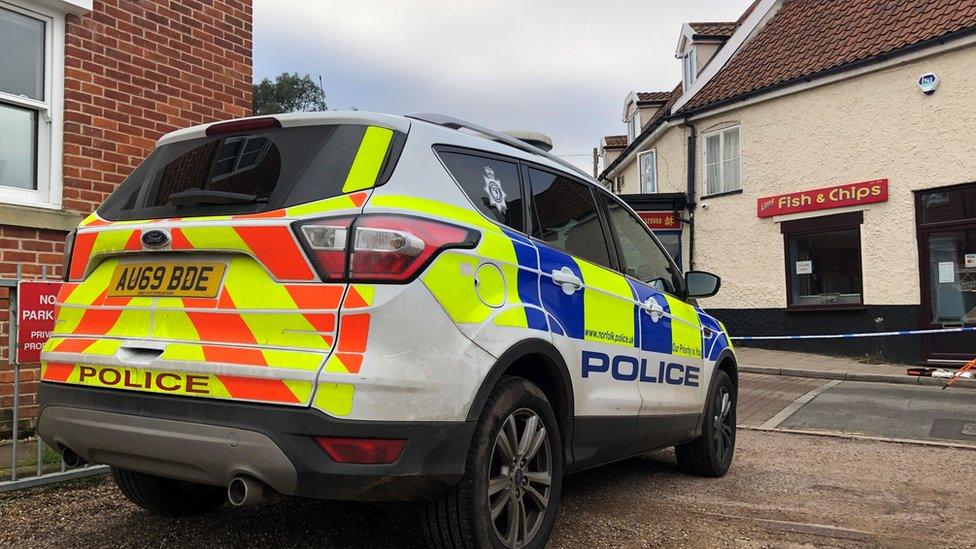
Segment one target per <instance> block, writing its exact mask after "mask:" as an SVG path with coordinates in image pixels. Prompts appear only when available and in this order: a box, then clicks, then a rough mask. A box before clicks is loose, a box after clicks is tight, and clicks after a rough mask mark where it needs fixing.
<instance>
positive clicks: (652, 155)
mask: <svg viewBox="0 0 976 549" xmlns="http://www.w3.org/2000/svg"><path fill="white" fill-rule="evenodd" d="M637 158H639V159H640V160H639V162H638V164H639V165H640V192H642V193H656V192H657V152H656V151H647V152H643V153H640V154H639V155H637Z"/></svg>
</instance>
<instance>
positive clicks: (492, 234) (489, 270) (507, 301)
mask: <svg viewBox="0 0 976 549" xmlns="http://www.w3.org/2000/svg"><path fill="white" fill-rule="evenodd" d="M370 204H371V205H373V206H381V207H388V208H409V209H413V210H415V211H416V210H420V211H423V212H425V213H429V214H433V215H435V216H437V217H441V218H443V219H446V220H453V221H457V222H461V223H464V224H467V225H474V226H475V227H477V228H478V229H481V231H482V238H481V241H480V242H479V244H478V247H477V248H476V249H475V250H473V253H471V252H468V251H462V250H448V251H446V252H444V253H442V254H441V255H440V256H438V258H437V259H436V260H435V261H434V263H433V264H432V265H431V266H430V267H428V268H427V270H426V271H425V273H424V274H423V275H422V277H421V280H422V281H423V283H424V284H425V285H426V286H427V288H428V289H429V290H430V292H431V293H432V294H433V295H434V297H435V298H436V299H437V301H438V302H439V303H440V304H441V305H442V306H443V307H444V310H445V311H446V312H447V314H448V315H449V316H450V317H451V319H452V320H454V321H455V322H457V323H460V324H480V323H483V322H487V321H490V322H493V323H494V324H495V325H498V326H506V327H513V328H528V329H531V330H538V331H541V332H546V331H551V332H552V333H553V334H556V335H566V336H568V337H571V338H574V339H580V340H584V341H592V342H597V343H605V344H611V345H621V346H633V347H639V348H641V349H642V350H645V351H650V352H659V353H666V354H675V355H678V356H687V357H690V358H702V357H703V356H704V355H703V353H705V352H708V353H709V356H711V354H713V353H715V354H716V356H717V353H719V352H721V349H722V348H725V346H727V345H728V343H727V342H728V340H727V338H726V339H725V340H724V341H725V343H724V344H723V345H714V344H713V341H715V340H714V338H716V337H718V334H720V333H721V328H720V327H719V325H718V323H717V322H716V321H715V320H714V319H712V318H711V317H709V316H708V315H706V314H704V313H703V312H701V311H700V310H698V309H696V308H695V307H693V306H692V305H689V304H687V303H685V302H683V301H681V300H679V299H676V298H673V297H671V296H668V295H665V294H663V293H661V292H659V291H657V290H655V289H653V288H651V287H649V286H646V285H643V284H640V283H637V282H634V281H632V280H630V279H628V278H627V277H625V276H623V275H621V274H620V273H617V272H614V271H611V270H609V269H606V268H603V267H600V266H597V265H594V264H590V263H587V262H586V261H582V260H576V259H575V258H573V257H572V256H570V255H569V254H567V253H565V252H562V251H560V250H557V249H555V248H552V247H550V246H546V245H543V244H538V243H536V242H533V241H532V240H530V239H529V238H527V237H526V236H524V235H522V234H519V233H517V232H515V231H512V230H509V229H506V228H503V227H499V226H498V225H495V224H493V223H491V222H489V221H488V220H486V219H484V218H483V217H482V216H481V215H480V214H478V213H477V212H472V211H470V210H467V209H464V208H459V207H457V206H453V205H450V204H444V203H441V202H437V201H433V200H427V199H421V198H415V197H395V196H388V197H381V196H376V197H373V199H372V200H371V202H370ZM482 258H484V259H488V260H489V261H490V262H491V266H490V267H486V265H485V264H484V263H483V260H482ZM563 268H565V269H568V270H569V272H571V273H573V274H574V275H575V276H577V277H578V278H579V279H580V280H582V281H583V283H584V285H585V290H584V291H581V292H576V293H574V294H572V295H566V294H564V293H563V291H562V289H561V288H560V287H559V286H558V285H557V284H554V283H552V281H551V279H550V278H549V277H548V276H547V275H543V274H542V273H548V272H551V271H553V270H560V269H563ZM459 274H460V275H461V276H470V277H476V279H477V284H459V283H458V280H457V276H458V275H459ZM624 296H629V299H628V298H627V297H624ZM647 299H654V300H656V301H657V302H658V303H659V304H660V305H661V308H662V309H663V310H664V311H665V312H666V313H668V314H667V315H664V316H662V317H661V318H660V319H659V320H658V322H653V321H652V320H651V318H650V315H648V314H646V313H644V312H643V310H642V309H641V308H640V307H639V306H638V303H643V302H644V301H646V300H647ZM543 303H546V304H547V308H548V312H547V308H544V307H543ZM549 313H551V314H549ZM669 315H671V316H676V317H677V318H678V319H680V320H672V318H671V316H669ZM703 327H707V328H709V329H710V330H711V331H712V334H713V335H711V336H710V338H709V340H703V330H702V328H703ZM721 337H723V338H724V337H725V336H724V334H722V336H721ZM706 358H707V357H706Z"/></svg>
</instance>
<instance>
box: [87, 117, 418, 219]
mask: <svg viewBox="0 0 976 549" xmlns="http://www.w3.org/2000/svg"><path fill="white" fill-rule="evenodd" d="M366 128H367V127H366V126H361V125H354V124H340V125H316V126H297V127H292V128H278V129H269V130H260V131H255V132H251V133H248V134H247V135H243V136H240V135H239V136H230V137H226V136H214V137H201V138H199V139H190V140H187V141H179V142H175V143H170V144H168V145H163V146H162V147H159V148H158V149H156V150H155V151H153V153H152V154H151V155H150V156H149V158H147V159H146V160H145V161H143V163H142V164H140V165H139V167H138V168H136V170H135V171H133V172H132V173H131V174H130V175H129V177H127V178H126V179H125V181H123V182H122V184H121V185H120V186H119V188H118V189H116V190H115V192H113V193H112V195H111V196H109V198H108V200H106V201H105V203H104V204H103V205H102V206H101V207H100V208H99V209H98V214H99V215H101V216H102V217H104V218H106V219H111V220H113V221H119V220H127V219H160V218H164V217H192V216H197V215H221V214H243V213H257V212H262V211H268V210H275V209H278V208H283V207H289V206H295V205H298V204H305V203H308V202H312V201H315V200H322V199H325V198H332V197H334V196H338V195H340V194H343V193H342V189H343V186H344V185H345V182H346V178H347V176H348V174H349V170H350V168H351V166H352V164H353V160H354V159H355V158H356V153H357V152H358V151H359V146H360V144H361V143H362V141H363V136H364V135H365V133H366ZM401 135H402V134H399V133H398V132H395V133H394V137H393V139H394V143H395V142H396V140H398V139H400V136H401ZM390 168H391V167H388V166H384V167H383V168H382V170H383V171H386V170H389V169H390ZM383 171H381V173H383ZM193 187H198V188H200V189H206V190H213V191H223V192H233V193H239V194H251V195H255V196H256V197H257V198H258V201H256V202H251V203H247V204H210V203H201V204H192V205H190V204H187V205H177V204H172V203H170V202H169V200H170V196H171V195H172V194H173V193H178V192H181V191H186V190H188V189H191V188H193Z"/></svg>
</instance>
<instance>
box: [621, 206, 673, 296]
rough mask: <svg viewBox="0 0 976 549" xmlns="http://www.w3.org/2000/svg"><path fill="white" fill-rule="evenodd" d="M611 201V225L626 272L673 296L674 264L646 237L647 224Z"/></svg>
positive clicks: (649, 237)
mask: <svg viewBox="0 0 976 549" xmlns="http://www.w3.org/2000/svg"><path fill="white" fill-rule="evenodd" d="M608 202H609V204H608V205H607V207H608V209H609V211H610V226H611V227H613V231H614V234H616V235H617V240H618V241H619V242H620V251H621V252H622V253H623V258H622V260H623V265H622V267H623V271H624V272H625V273H627V274H628V275H629V276H631V277H633V278H635V279H637V280H640V281H641V282H644V283H646V284H648V285H650V286H653V287H654V288H657V289H658V290H661V291H665V292H669V293H674V281H673V280H672V273H671V263H670V262H669V261H668V258H667V257H666V256H665V255H664V252H662V251H661V248H659V247H658V245H657V244H655V243H654V239H652V238H651V235H649V234H647V229H646V228H645V226H644V223H643V222H642V221H641V220H640V219H637V218H635V217H634V216H632V215H631V214H630V212H628V211H627V210H626V209H625V208H623V207H622V206H621V205H620V204H618V203H617V202H616V201H608Z"/></svg>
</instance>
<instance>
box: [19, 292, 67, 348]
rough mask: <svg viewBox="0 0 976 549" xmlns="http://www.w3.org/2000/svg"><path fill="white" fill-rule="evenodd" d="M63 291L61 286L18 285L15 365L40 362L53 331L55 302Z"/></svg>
mask: <svg viewBox="0 0 976 549" xmlns="http://www.w3.org/2000/svg"><path fill="white" fill-rule="evenodd" d="M60 290H61V282H54V281H47V280H21V281H19V282H17V348H16V355H15V356H16V358H15V360H14V362H15V363H16V364H30V363H32V362H39V361H40V360H41V347H43V346H44V342H46V341H47V339H48V338H49V337H51V331H52V330H54V302H55V300H56V299H57V297H58V292H59V291H60Z"/></svg>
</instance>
